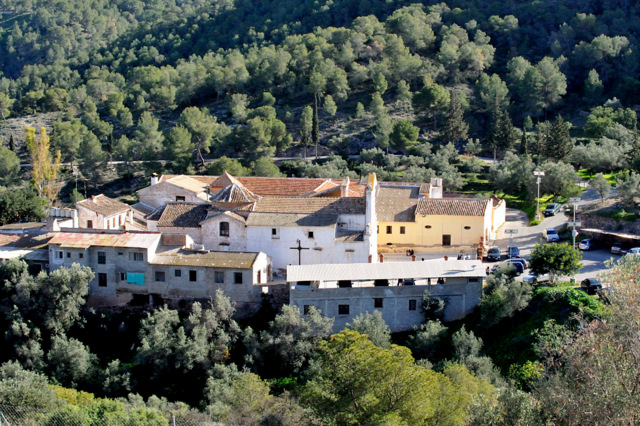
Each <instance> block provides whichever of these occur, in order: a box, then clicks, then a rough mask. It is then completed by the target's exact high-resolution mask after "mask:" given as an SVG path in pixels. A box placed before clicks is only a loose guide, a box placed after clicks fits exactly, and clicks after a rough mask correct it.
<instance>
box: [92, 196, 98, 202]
mask: <svg viewBox="0 0 640 426" xmlns="http://www.w3.org/2000/svg"><path fill="white" fill-rule="evenodd" d="M91 201H93V202H94V203H98V200H96V196H95V195H92V196H91Z"/></svg>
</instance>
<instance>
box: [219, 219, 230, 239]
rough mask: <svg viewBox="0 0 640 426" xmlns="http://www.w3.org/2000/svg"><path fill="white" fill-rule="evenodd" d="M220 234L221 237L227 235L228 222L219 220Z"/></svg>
mask: <svg viewBox="0 0 640 426" xmlns="http://www.w3.org/2000/svg"><path fill="white" fill-rule="evenodd" d="M220 236H221V237H228V236H229V222H220Z"/></svg>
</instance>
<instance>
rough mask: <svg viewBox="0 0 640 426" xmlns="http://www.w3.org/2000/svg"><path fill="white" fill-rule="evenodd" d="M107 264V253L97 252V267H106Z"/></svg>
mask: <svg viewBox="0 0 640 426" xmlns="http://www.w3.org/2000/svg"><path fill="white" fill-rule="evenodd" d="M106 264H107V253H105V252H103V251H99V252H98V265H106Z"/></svg>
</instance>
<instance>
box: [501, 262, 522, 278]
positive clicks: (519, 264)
mask: <svg viewBox="0 0 640 426" xmlns="http://www.w3.org/2000/svg"><path fill="white" fill-rule="evenodd" d="M522 260H524V259H507V260H505V261H504V262H503V263H506V264H508V265H513V266H514V267H515V268H516V275H521V274H522V273H523V272H524V269H525V266H524V265H525V263H524V262H521V261H522Z"/></svg>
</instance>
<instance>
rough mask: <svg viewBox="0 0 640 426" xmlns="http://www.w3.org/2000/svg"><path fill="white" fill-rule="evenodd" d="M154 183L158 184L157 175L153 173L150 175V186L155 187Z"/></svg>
mask: <svg viewBox="0 0 640 426" xmlns="http://www.w3.org/2000/svg"><path fill="white" fill-rule="evenodd" d="M156 183H158V174H157V173H153V174H152V175H151V186H153V185H155V184H156Z"/></svg>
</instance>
